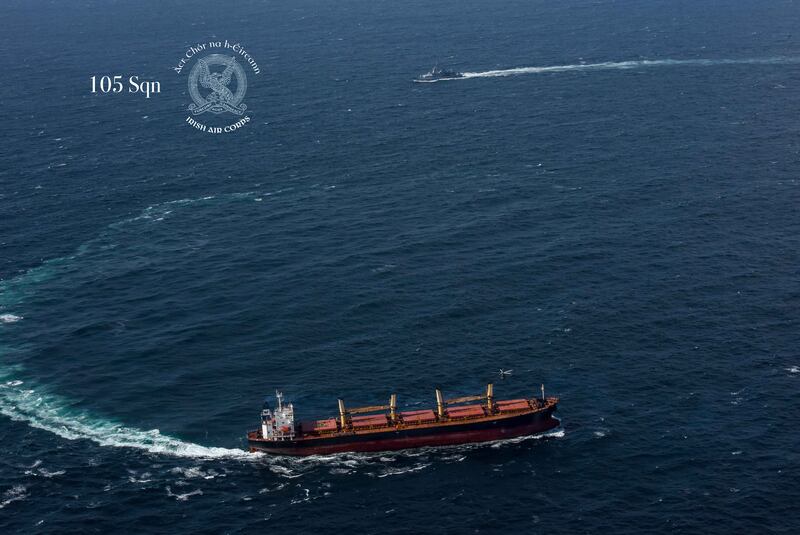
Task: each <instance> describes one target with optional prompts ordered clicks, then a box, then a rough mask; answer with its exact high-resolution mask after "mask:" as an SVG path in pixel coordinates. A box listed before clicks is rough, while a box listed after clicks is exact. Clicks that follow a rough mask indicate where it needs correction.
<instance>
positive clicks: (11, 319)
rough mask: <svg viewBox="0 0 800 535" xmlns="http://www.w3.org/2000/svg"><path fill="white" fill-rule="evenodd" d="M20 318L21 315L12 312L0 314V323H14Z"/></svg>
mask: <svg viewBox="0 0 800 535" xmlns="http://www.w3.org/2000/svg"><path fill="white" fill-rule="evenodd" d="M21 319H22V316H16V315H14V314H0V323H16V322H18V321H19V320H21Z"/></svg>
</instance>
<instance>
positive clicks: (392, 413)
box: [389, 394, 397, 422]
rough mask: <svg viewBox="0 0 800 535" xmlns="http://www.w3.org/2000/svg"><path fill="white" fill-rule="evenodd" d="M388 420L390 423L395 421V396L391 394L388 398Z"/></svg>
mask: <svg viewBox="0 0 800 535" xmlns="http://www.w3.org/2000/svg"><path fill="white" fill-rule="evenodd" d="M389 418H390V419H391V420H392V422H396V421H397V394H392V395H391V397H390V398H389Z"/></svg>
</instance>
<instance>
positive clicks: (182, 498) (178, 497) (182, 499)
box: [167, 487, 203, 502]
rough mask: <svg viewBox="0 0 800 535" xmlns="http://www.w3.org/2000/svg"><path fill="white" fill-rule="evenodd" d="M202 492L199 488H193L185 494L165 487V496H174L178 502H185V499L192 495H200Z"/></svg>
mask: <svg viewBox="0 0 800 535" xmlns="http://www.w3.org/2000/svg"><path fill="white" fill-rule="evenodd" d="M202 494H203V491H202V490H200V489H195V490H193V491H191V492H187V493H185V494H175V493H173V492H172V489H171V488H169V487H167V496H169V497H170V498H175V499H176V500H177V501H180V502H185V501H186V500H188V499H189V498H191V497H192V496H202Z"/></svg>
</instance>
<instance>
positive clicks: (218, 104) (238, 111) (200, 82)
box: [189, 54, 247, 115]
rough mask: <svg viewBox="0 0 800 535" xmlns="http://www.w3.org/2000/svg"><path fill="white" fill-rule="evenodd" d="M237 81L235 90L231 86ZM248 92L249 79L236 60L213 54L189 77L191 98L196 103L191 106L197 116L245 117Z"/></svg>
mask: <svg viewBox="0 0 800 535" xmlns="http://www.w3.org/2000/svg"><path fill="white" fill-rule="evenodd" d="M234 78H235V79H236V83H235V90H232V88H231V83H232V82H233V79H234ZM246 91H247V76H246V75H245V73H244V69H242V67H241V65H239V64H238V63H236V58H235V57H233V56H226V55H224V54H210V55H208V56H206V57H204V58H201V59H200V60H198V61H197V63H196V64H195V66H194V67H193V68H192V71H191V72H190V73H189V95H190V96H191V97H192V100H193V101H194V102H193V103H192V104H190V105H189V111H191V112H192V114H193V115H200V114H201V113H205V112H207V111H210V112H211V113H224V112H229V113H232V114H234V115H242V114H243V113H244V111H245V110H246V109H247V106H246V105H245V104H243V103H242V99H244V94H245V92H246Z"/></svg>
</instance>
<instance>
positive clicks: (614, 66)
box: [439, 56, 800, 82]
mask: <svg viewBox="0 0 800 535" xmlns="http://www.w3.org/2000/svg"><path fill="white" fill-rule="evenodd" d="M795 63H800V57H791V56H775V57H767V58H741V59H643V60H632V61H605V62H601V63H575V64H570V65H549V66H541V67H516V68H512V69H497V70H491V71H479V72H463V73H461V76H460V77H458V78H445V79H442V80H439V81H448V82H449V81H456V80H468V79H470V78H500V77H505V76H517V75H520V74H547V73H562V72H581V71H607V70H632V69H646V68H653V67H717V66H724V65H789V64H795Z"/></svg>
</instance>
